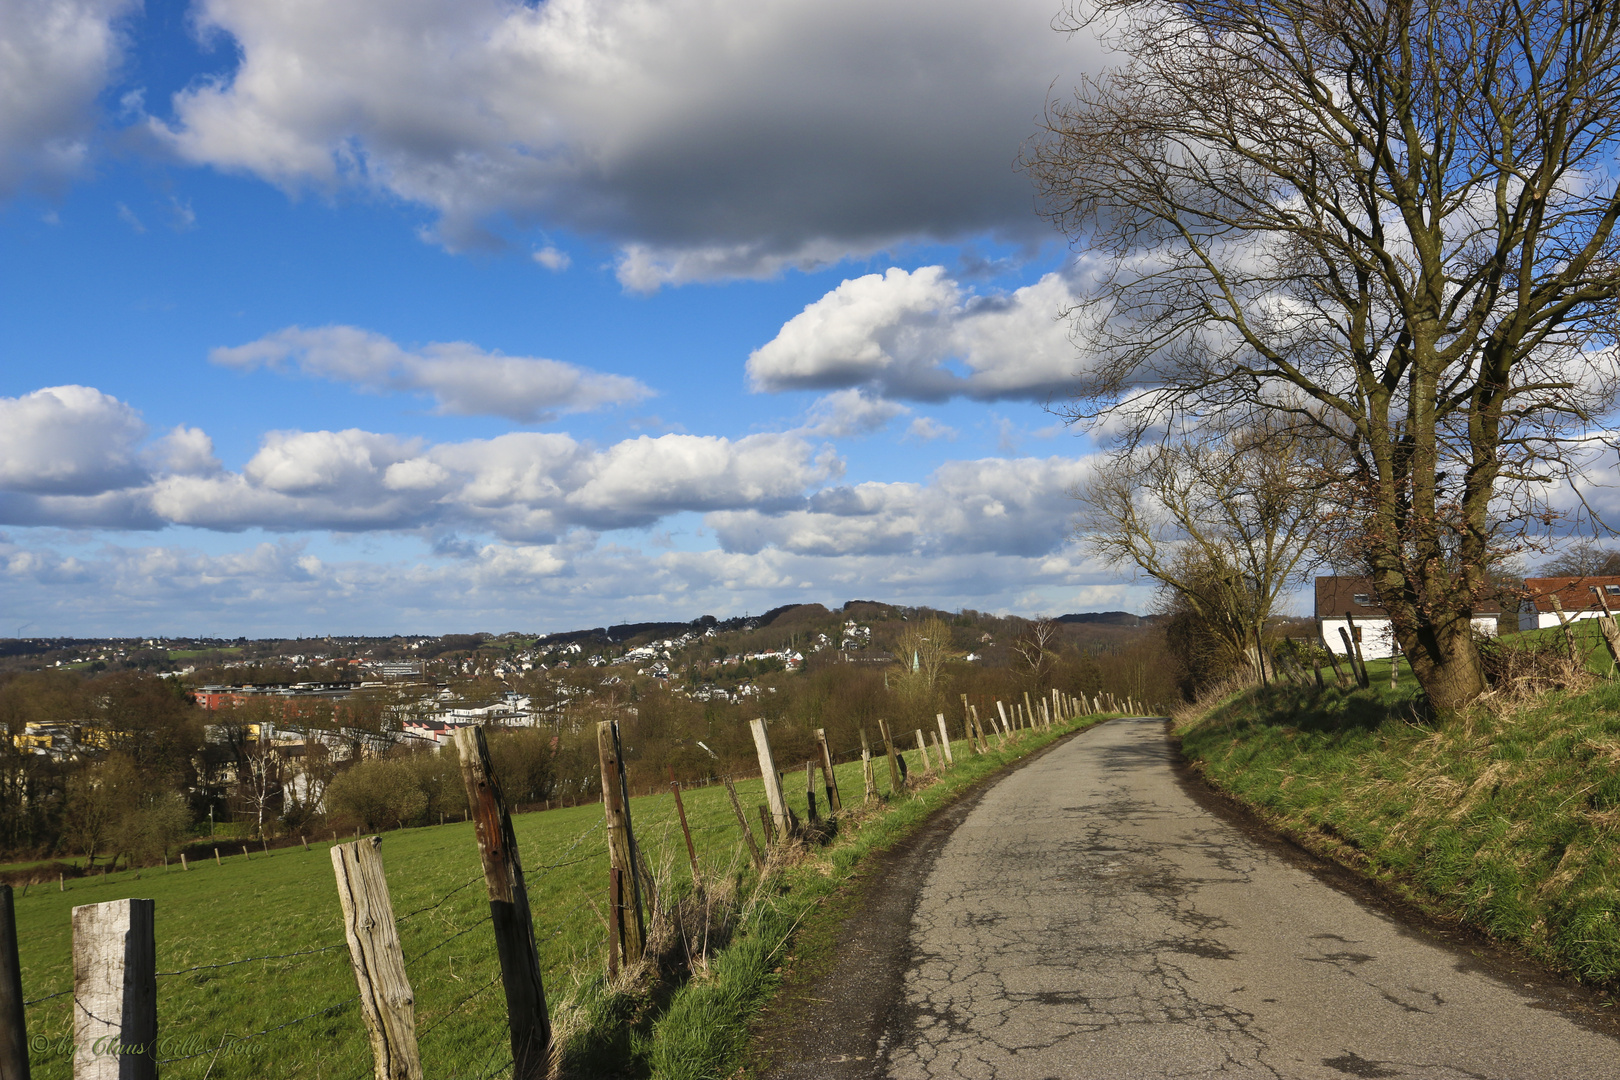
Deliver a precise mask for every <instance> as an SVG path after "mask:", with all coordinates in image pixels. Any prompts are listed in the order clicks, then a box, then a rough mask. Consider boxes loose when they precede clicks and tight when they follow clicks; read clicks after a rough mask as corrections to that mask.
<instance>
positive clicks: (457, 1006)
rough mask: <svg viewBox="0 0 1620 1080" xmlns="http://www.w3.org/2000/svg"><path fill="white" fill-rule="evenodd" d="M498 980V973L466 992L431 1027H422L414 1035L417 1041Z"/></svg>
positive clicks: (435, 1029) (499, 979)
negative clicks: (421, 1030) (416, 1034)
mask: <svg viewBox="0 0 1620 1080" xmlns="http://www.w3.org/2000/svg"><path fill="white" fill-rule="evenodd" d="M500 981H501V977H500V975H499V974H497V975H496V976H495V977H494V978H493V979H491V980H489V982H487V983H485V984H484V985H483V986H480V987H479V988H478V989H476V990H474V991H473V992H472V993H470V994H468V995H467V996H466V997H464V998H462V999H461V1000H460V1001H458V1002H456V1003H455V1004H454V1005H452V1006H450V1011H449V1012H447V1013H445V1014H444V1015H443V1016H441V1017H439V1018H438V1019H437V1020H435V1021H433V1024H432V1026H431V1027H428V1028H426V1029H424V1030H423V1032H422V1034H420V1035H418V1036H417V1037H416V1038H417V1041H418V1042H420V1041H421V1040H423V1039H426V1038H427V1037H428V1036H429V1035H431V1034H433V1032H435V1031H437V1030H438V1029H439V1026H440V1025H441V1024H443V1023H444V1022H445V1021H446V1020H448V1019H450V1018H451V1017H452V1016H454V1015H456V1013H458V1012H460V1011H461V1007H462V1006H463V1005H465V1004H467V1002H469V1001H471V1000H472V999H473V998H475V997H477V996H478V995H479V994H482V993H483V992H484V991H485V990H488V989H489V988H490V987H492V986H494V985H495V984H496V983H498V982H500Z"/></svg>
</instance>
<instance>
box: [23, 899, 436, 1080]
mask: <svg viewBox="0 0 1620 1080" xmlns="http://www.w3.org/2000/svg"><path fill="white" fill-rule="evenodd" d="M152 907H153V904H152V901H150V900H109V901H108V902H107V903H105V904H85V905H83V906H82V907H76V908H74V909H73V1006H74V1007H73V1077H74V1080H157V943H156V940H155V939H154V937H153V930H152ZM109 1049H111V1050H113V1051H114V1052H112V1053H108V1050H109ZM7 1075H10V1074H7ZM418 1075H420V1074H418Z"/></svg>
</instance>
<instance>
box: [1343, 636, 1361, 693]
mask: <svg viewBox="0 0 1620 1080" xmlns="http://www.w3.org/2000/svg"><path fill="white" fill-rule="evenodd" d="M1339 640H1341V641H1343V642H1344V659H1345V663H1347V664H1349V665H1350V673H1351V674H1352V675H1354V676H1355V677H1356V685H1357V686H1360V687H1365V686H1366V685H1367V669H1366V668H1364V667H1362V666H1361V665H1360V664H1358V663H1356V660H1357V659H1358V658H1359V656H1360V653H1361V649H1360V648H1359V647H1357V645H1356V642H1355V639H1354V638H1352V637H1351V636H1350V632H1349V631H1348V630H1346V629H1345V628H1344V627H1342V626H1341V627H1339Z"/></svg>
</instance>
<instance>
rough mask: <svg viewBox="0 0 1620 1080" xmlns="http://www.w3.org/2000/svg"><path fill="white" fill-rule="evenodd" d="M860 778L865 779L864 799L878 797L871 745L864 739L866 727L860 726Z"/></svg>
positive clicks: (870, 799)
mask: <svg viewBox="0 0 1620 1080" xmlns="http://www.w3.org/2000/svg"><path fill="white" fill-rule="evenodd" d="M861 779H862V780H864V781H866V801H867V802H871V801H872V800H873V799H875V798H877V797H878V793H877V777H876V776H874V775H872V747H871V746H870V745H869V744H868V743H867V741H866V729H865V728H861Z"/></svg>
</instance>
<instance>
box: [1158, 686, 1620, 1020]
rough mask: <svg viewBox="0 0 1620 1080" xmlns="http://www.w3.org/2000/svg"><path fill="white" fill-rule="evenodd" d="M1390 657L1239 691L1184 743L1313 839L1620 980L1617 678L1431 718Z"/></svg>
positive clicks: (1249, 798) (1573, 969)
mask: <svg viewBox="0 0 1620 1080" xmlns="http://www.w3.org/2000/svg"><path fill="white" fill-rule="evenodd" d="M1379 666H1380V665H1375V664H1370V665H1369V667H1373V668H1374V671H1373V679H1372V683H1373V688H1372V689H1371V690H1350V691H1346V690H1341V689H1338V688H1335V687H1329V688H1328V689H1326V690H1317V689H1315V688H1314V687H1310V688H1307V687H1299V686H1294V685H1279V686H1272V687H1265V688H1259V689H1253V690H1248V691H1244V692H1242V693H1239V694H1236V695H1233V696H1231V697H1228V698H1227V699H1225V700H1224V701H1221V702H1220V703H1218V704H1217V705H1215V706H1214V707H1213V708H1210V709H1208V710H1207V711H1204V712H1202V713H1200V714H1198V715H1194V716H1191V717H1188V718H1185V719H1180V720H1178V723H1177V732H1178V734H1179V735H1180V737H1181V746H1182V751H1183V753H1184V755H1185V756H1186V757H1187V759H1188V760H1189V761H1190V762H1191V763H1192V764H1193V765H1194V767H1195V768H1197V769H1198V770H1199V771H1200V772H1202V774H1203V775H1204V776H1205V778H1206V779H1208V780H1209V782H1210V783H1211V784H1213V785H1214V786H1215V787H1216V788H1217V789H1219V790H1221V791H1223V792H1225V793H1227V794H1228V795H1230V796H1232V797H1234V798H1236V799H1237V800H1239V801H1240V802H1242V803H1244V804H1246V805H1248V806H1249V807H1250V808H1252V809H1254V810H1255V811H1257V812H1258V813H1259V815H1260V816H1261V817H1262V818H1263V819H1264V820H1266V821H1267V822H1268V823H1269V824H1270V825H1271V826H1272V827H1274V828H1275V829H1277V830H1279V831H1281V832H1283V833H1284V834H1286V835H1288V836H1290V837H1291V838H1293V839H1294V840H1296V841H1297V842H1299V843H1301V844H1302V845H1303V846H1305V847H1307V848H1309V849H1311V850H1313V851H1315V852H1317V853H1318V854H1321V855H1324V856H1327V857H1329V858H1332V859H1334V860H1336V861H1338V862H1339V863H1341V864H1343V865H1345V866H1348V867H1350V868H1352V869H1354V870H1357V871H1359V872H1361V873H1363V874H1365V875H1366V876H1368V877H1371V878H1373V879H1374V880H1376V881H1378V882H1381V883H1382V884H1383V885H1384V886H1386V887H1387V888H1389V889H1390V890H1391V891H1393V892H1394V893H1396V894H1397V895H1399V896H1401V897H1402V898H1404V899H1406V900H1409V901H1411V902H1414V903H1416V904H1418V905H1419V906H1420V907H1422V908H1424V909H1425V910H1427V911H1429V912H1430V913H1432V914H1434V915H1437V916H1439V917H1441V918H1443V919H1446V920H1450V921H1455V922H1461V923H1466V924H1468V925H1471V926H1473V927H1475V928H1477V929H1479V930H1482V931H1484V932H1485V933H1486V934H1488V935H1489V936H1490V937H1492V938H1493V939H1495V940H1497V941H1499V942H1503V943H1507V944H1510V945H1513V946H1516V947H1518V948H1521V949H1523V950H1525V951H1527V952H1528V953H1530V954H1531V955H1532V956H1534V957H1535V958H1536V959H1538V960H1539V961H1541V962H1542V963H1543V964H1545V965H1547V966H1549V967H1551V968H1553V969H1554V970H1556V971H1559V972H1562V973H1564V974H1566V975H1570V976H1574V977H1575V978H1577V979H1579V980H1580V981H1582V982H1585V983H1588V984H1591V985H1594V986H1598V987H1601V988H1603V989H1606V990H1610V991H1612V990H1615V989H1617V988H1620V923H1617V919H1616V907H1617V905H1620V858H1617V857H1616V851H1615V840H1616V834H1617V830H1620V768H1617V766H1620V684H1615V683H1603V684H1600V685H1598V686H1596V687H1595V688H1593V689H1590V690H1587V691H1585V692H1554V693H1549V694H1546V695H1543V696H1542V697H1540V698H1538V699H1536V700H1534V701H1531V702H1528V703H1511V702H1506V701H1502V700H1497V701H1487V702H1483V703H1481V704H1477V705H1475V706H1474V707H1472V708H1471V709H1469V710H1468V711H1466V712H1464V713H1462V714H1460V715H1457V716H1454V717H1451V718H1448V719H1444V720H1425V719H1421V718H1422V717H1423V715H1424V714H1423V712H1422V710H1421V709H1419V708H1418V699H1417V696H1416V689H1415V687H1412V686H1411V685H1410V683H1409V682H1405V681H1403V684H1402V685H1401V686H1400V687H1399V688H1398V689H1396V690H1395V691H1389V690H1388V689H1387V688H1386V684H1385V683H1383V682H1381V681H1380V679H1379V672H1378V670H1377V668H1378V667H1379ZM1382 668H1383V671H1385V672H1387V670H1388V668H1387V664H1385V665H1382Z"/></svg>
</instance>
